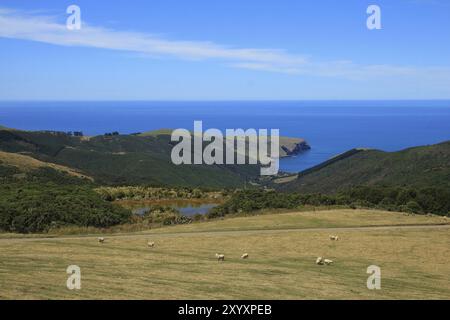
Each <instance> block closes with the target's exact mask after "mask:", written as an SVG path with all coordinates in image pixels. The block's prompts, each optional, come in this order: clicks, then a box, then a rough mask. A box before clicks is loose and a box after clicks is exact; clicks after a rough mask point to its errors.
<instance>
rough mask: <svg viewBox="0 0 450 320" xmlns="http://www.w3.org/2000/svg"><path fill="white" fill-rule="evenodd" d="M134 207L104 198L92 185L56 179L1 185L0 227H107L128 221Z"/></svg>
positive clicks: (28, 229) (34, 229) (39, 229)
mask: <svg viewBox="0 0 450 320" xmlns="http://www.w3.org/2000/svg"><path fill="white" fill-rule="evenodd" d="M130 217H131V211H129V210H127V209H124V208H122V207H119V206H116V205H114V204H111V203H109V202H107V201H105V200H103V199H102V198H101V197H100V196H99V195H98V194H97V193H96V192H94V191H93V190H92V189H91V188H90V187H89V186H70V185H69V186H67V185H66V186H61V185H56V184H53V183H47V184H42V183H29V182H28V183H26V182H24V183H21V182H16V183H14V184H13V185H11V184H10V186H9V188H6V187H5V186H1V187H0V229H2V230H4V231H11V232H20V233H30V232H46V231H48V230H49V229H50V228H54V227H58V226H81V227H97V228H105V227H109V226H113V225H117V224H121V223H125V222H128V221H129V219H130Z"/></svg>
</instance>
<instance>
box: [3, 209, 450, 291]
mask: <svg viewBox="0 0 450 320" xmlns="http://www.w3.org/2000/svg"><path fill="white" fill-rule="evenodd" d="M446 222H447V220H445V219H444V218H442V217H427V216H405V215H403V214H399V213H392V212H381V211H368V210H333V211H320V212H302V213H286V214H272V215H271V214H267V215H262V216H253V217H244V218H232V219H225V220H221V221H212V222H206V223H198V224H191V225H183V226H175V227H167V228H161V229H155V230H152V231H150V232H145V233H136V234H118V235H114V236H113V235H108V236H107V238H106V241H105V243H103V244H100V243H98V242H97V240H96V238H95V237H90V236H77V237H65V238H41V239H33V238H24V239H21V238H17V237H16V238H10V239H8V238H5V237H4V238H2V239H0V298H1V299H90V298H93V299H385V298H387V299H450V259H449V257H450V245H449V244H450V228H449V226H448V225H447V226H432V225H430V226H426V225H427V224H442V223H446ZM395 225H397V226H395ZM406 225H416V226H415V227H404V226H406ZM419 225H420V226H419ZM361 226H362V228H360V227H361ZM369 226H385V227H369ZM327 228H333V229H329V230H327ZM330 234H337V235H339V237H340V240H339V241H330V240H329V239H328V236H329V235H330ZM149 240H150V241H154V242H155V243H156V246H155V247H154V248H148V247H147V245H146V244H147V241H149ZM216 252H218V253H223V254H225V261H224V262H220V263H218V262H217V260H216V259H215V257H214V255H215V253H216ZM244 252H248V253H249V255H250V257H249V259H248V260H241V259H240V255H241V254H242V253H244ZM318 256H323V257H326V258H330V259H332V260H334V264H333V265H331V266H318V265H316V264H315V259H316V258H317V257H318ZM69 265H78V266H79V267H80V268H81V275H82V280H81V281H82V288H81V290H73V291H71V290H68V289H67V288H66V280H67V277H68V275H67V274H66V268H67V266H69ZM369 265H377V266H379V267H380V268H381V276H382V280H381V286H382V288H381V290H368V289H367V287H366V280H367V277H368V276H369V275H368V274H366V269H367V267H368V266H369Z"/></svg>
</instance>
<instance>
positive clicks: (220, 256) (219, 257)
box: [216, 253, 225, 262]
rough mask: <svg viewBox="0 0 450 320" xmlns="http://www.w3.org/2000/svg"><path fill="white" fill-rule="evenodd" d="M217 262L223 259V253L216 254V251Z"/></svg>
mask: <svg viewBox="0 0 450 320" xmlns="http://www.w3.org/2000/svg"><path fill="white" fill-rule="evenodd" d="M216 258H217V262H219V261H225V255H224V254H218V253H216Z"/></svg>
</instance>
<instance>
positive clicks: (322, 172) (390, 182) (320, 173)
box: [276, 141, 450, 193]
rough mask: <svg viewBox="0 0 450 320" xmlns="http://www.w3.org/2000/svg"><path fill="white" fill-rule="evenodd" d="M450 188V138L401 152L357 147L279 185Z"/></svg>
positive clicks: (294, 187)
mask: <svg viewBox="0 0 450 320" xmlns="http://www.w3.org/2000/svg"><path fill="white" fill-rule="evenodd" d="M377 185H378V186H398V187H401V186H408V187H442V188H450V141H446V142H443V143H440V144H436V145H430V146H422V147H415V148H410V149H406V150H402V151H398V152H383V151H379V150H366V149H354V150H350V151H348V152H346V153H344V154H342V155H340V156H338V157H336V158H333V159H331V160H329V161H327V162H325V163H323V164H320V165H318V166H316V167H314V168H311V169H308V170H306V171H303V172H300V173H299V174H298V177H297V179H294V180H292V181H287V182H286V183H279V184H277V185H276V188H278V189H280V190H284V191H299V192H303V193H314V192H322V193H334V192H336V191H340V190H344V189H349V188H352V187H355V186H377Z"/></svg>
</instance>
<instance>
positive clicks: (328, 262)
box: [323, 259, 333, 266]
mask: <svg viewBox="0 0 450 320" xmlns="http://www.w3.org/2000/svg"><path fill="white" fill-rule="evenodd" d="M323 262H325V264H326V265H327V266H329V265H330V264H332V263H333V260H330V259H325V260H323Z"/></svg>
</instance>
